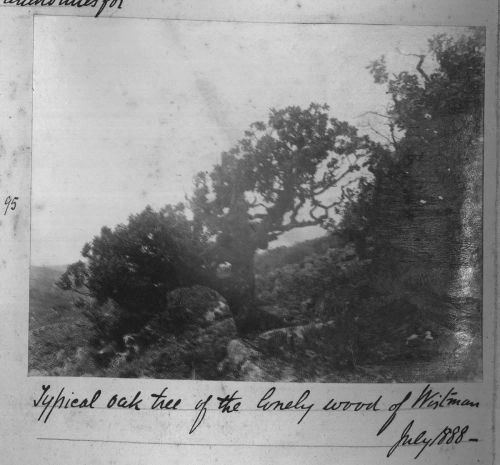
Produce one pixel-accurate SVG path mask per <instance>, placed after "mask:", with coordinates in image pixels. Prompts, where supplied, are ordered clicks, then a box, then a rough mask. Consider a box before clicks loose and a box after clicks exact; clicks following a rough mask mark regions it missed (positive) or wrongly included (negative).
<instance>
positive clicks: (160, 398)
mask: <svg viewBox="0 0 500 465" xmlns="http://www.w3.org/2000/svg"><path fill="white" fill-rule="evenodd" d="M310 397H311V391H310V390H309V389H306V390H305V391H303V392H302V393H301V394H300V395H299V396H297V398H296V399H285V400H283V399H282V398H281V396H280V392H279V391H278V388H276V387H271V388H269V389H267V391H266V392H265V393H264V394H262V396H260V398H259V400H258V401H257V402H256V403H255V404H254V405H248V406H246V407H247V408H252V409H256V410H257V412H262V413H265V412H276V411H296V412H297V413H298V418H297V420H296V421H297V424H303V423H304V420H305V419H306V417H307V416H308V415H309V414H310V412H311V411H313V410H315V411H317V410H319V411H321V412H336V411H343V412H346V411H351V412H381V416H382V418H383V423H382V424H381V425H380V426H379V427H378V430H377V431H374V433H375V435H376V436H377V437H380V436H383V435H387V431H388V430H389V429H390V426H391V425H392V424H393V422H394V421H395V420H396V418H397V416H398V414H399V413H400V411H401V410H402V409H404V410H410V411H412V410H422V409H428V410H437V409H442V408H449V407H455V408H457V407H460V408H472V409H477V408H479V402H477V401H474V400H470V399H467V398H461V397H460V396H459V393H458V391H457V390H456V389H455V388H453V387H452V388H450V389H449V390H448V391H446V392H441V391H437V390H434V389H432V388H431V386H430V385H427V386H425V388H424V389H423V390H422V391H420V392H417V393H415V394H414V393H413V392H412V391H409V392H407V393H406V394H405V395H404V396H403V397H402V398H401V399H399V400H397V401H396V402H386V401H385V399H384V398H383V395H379V396H378V397H376V398H374V399H371V400H348V399H336V398H334V397H332V398H330V399H328V400H327V401H326V402H324V403H321V404H319V405H316V404H315V403H314V402H312V401H311V400H310ZM244 403H245V401H244V399H243V398H242V396H241V395H240V394H239V393H238V391H237V390H236V391H234V392H233V393H231V394H226V395H224V396H221V397H217V396H215V395H213V394H209V395H208V396H207V397H205V398H202V399H199V400H198V401H197V402H195V403H194V405H185V404H186V401H185V400H184V399H183V398H181V397H177V396H175V395H174V396H171V395H170V392H169V390H168V387H165V388H163V390H162V391H159V392H153V393H151V394H149V395H146V394H143V392H142V391H137V392H136V393H135V394H134V395H132V396H125V395H121V394H118V393H113V394H111V395H108V396H106V395H104V393H103V392H102V390H101V389H98V390H96V391H94V392H93V394H91V395H90V396H84V397H82V396H76V395H75V393H74V392H71V394H69V393H68V392H67V391H66V389H65V388H64V387H62V388H61V389H53V388H52V387H51V385H42V388H41V393H40V394H39V395H38V397H37V398H36V399H34V400H33V406H34V407H38V408H40V409H41V413H40V414H39V416H38V422H41V423H47V422H48V420H49V419H50V418H51V416H52V414H53V413H54V412H55V411H60V410H65V409H94V408H106V409H127V410H130V411H140V410H145V409H151V410H160V411H161V410H164V411H165V410H170V411H173V410H178V409H180V408H184V409H185V408H186V407H187V408H188V409H193V411H194V413H193V417H194V418H193V419H192V423H191V426H190V429H189V434H193V433H195V431H196V430H197V429H198V428H200V426H201V425H202V423H203V422H204V420H205V418H206V416H207V414H208V412H209V411H210V412H214V411H215V412H218V413H221V414H226V415H230V414H234V413H237V412H240V411H241V410H243V408H242V405H243V404H244ZM469 430H470V426H469V425H468V424H464V425H456V424H455V425H446V426H445V427H444V428H440V429H438V430H437V431H431V430H427V429H423V428H422V427H420V426H419V425H418V424H417V422H416V420H415V419H413V418H410V420H409V422H408V423H405V425H404V428H403V429H402V431H401V432H400V433H398V432H396V440H395V442H394V443H392V445H391V446H390V448H389V449H388V451H387V454H386V455H387V457H390V456H391V455H393V454H394V453H395V452H396V451H397V450H398V449H399V448H401V447H409V446H416V451H417V452H416V455H415V456H414V458H415V459H418V458H419V457H421V456H422V454H423V453H424V451H426V450H427V449H429V448H431V447H433V446H440V445H443V444H445V445H455V444H460V443H462V442H478V439H477V438H475V437H471V435H470V431H469ZM393 433H394V431H393Z"/></svg>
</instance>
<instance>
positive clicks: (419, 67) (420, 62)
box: [397, 48, 430, 82]
mask: <svg viewBox="0 0 500 465" xmlns="http://www.w3.org/2000/svg"><path fill="white" fill-rule="evenodd" d="M397 51H398V52H399V53H400V54H401V55H404V56H406V57H416V58H418V63H417V66H416V67H415V68H416V70H417V71H418V72H419V74H420V75H421V76H422V77H423V78H424V80H425V82H429V81H430V79H429V76H428V75H427V73H426V72H425V71H424V70H423V68H422V65H423V64H424V61H425V57H426V56H425V55H420V54H418V53H404V52H402V51H401V50H400V49H399V48H397Z"/></svg>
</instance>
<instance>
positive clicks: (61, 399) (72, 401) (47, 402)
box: [33, 384, 101, 423]
mask: <svg viewBox="0 0 500 465" xmlns="http://www.w3.org/2000/svg"><path fill="white" fill-rule="evenodd" d="M49 391H50V384H48V385H45V384H44V385H42V394H41V395H40V397H39V398H38V400H34V401H33V405H34V406H35V407H38V406H43V410H42V413H41V414H40V416H39V417H38V421H41V419H42V418H44V420H43V422H44V423H47V420H48V419H49V417H50V415H51V414H52V412H53V411H54V409H56V408H57V409H61V408H62V409H67V408H94V404H95V403H96V401H97V399H99V397H100V396H101V390H100V389H98V390H97V391H95V393H94V395H93V396H92V399H91V400H88V398H87V397H85V398H83V399H79V398H78V397H72V396H68V395H64V388H61V390H60V391H59V393H58V394H57V396H54V395H50V394H49ZM71 394H72V395H73V394H74V392H72V393H71Z"/></svg>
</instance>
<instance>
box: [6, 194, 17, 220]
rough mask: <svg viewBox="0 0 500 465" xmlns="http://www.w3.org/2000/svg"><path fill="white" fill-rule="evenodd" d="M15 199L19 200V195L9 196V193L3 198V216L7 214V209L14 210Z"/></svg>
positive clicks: (15, 205)
mask: <svg viewBox="0 0 500 465" xmlns="http://www.w3.org/2000/svg"><path fill="white" fill-rule="evenodd" d="M16 200H19V197H11V196H10V195H9V196H8V197H7V198H6V199H5V203H4V205H5V211H4V212H3V214H4V216H5V215H6V214H7V212H8V211H9V210H12V211H14V210H15V209H16V207H17V204H16Z"/></svg>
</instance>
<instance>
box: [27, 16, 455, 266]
mask: <svg viewBox="0 0 500 465" xmlns="http://www.w3.org/2000/svg"><path fill="white" fill-rule="evenodd" d="M462 31H463V30H459V29H457V28H454V29H445V28H435V27H432V28H431V27H427V28H424V27H392V26H352V25H283V24H245V23H218V22H188V21H164V20H136V19H104V18H101V19H100V20H99V21H95V20H93V19H92V18H76V17H73V18H69V17H63V16H61V17H44V16H38V17H37V18H36V21H35V39H36V40H35V60H34V118H33V169H32V174H33V177H32V249H31V251H32V263H33V264H35V265H42V264H43V265H57V264H67V263H70V262H73V261H76V260H78V259H79V254H80V250H81V248H82V246H83V244H84V243H85V242H87V241H89V240H91V239H92V237H93V236H94V235H96V234H98V233H99V230H100V228H101V227H102V226H104V225H107V226H110V227H113V226H114V225H116V224H118V223H121V222H125V221H126V220H127V217H128V215H130V214H131V213H137V212H139V211H141V210H142V209H143V208H144V207H145V206H146V205H148V204H149V205H151V206H152V207H154V208H160V207H161V206H163V205H165V204H167V203H177V202H179V201H183V200H184V198H185V195H186V194H189V193H190V191H191V186H192V177H193V175H194V174H195V173H196V172H197V171H200V170H209V169H210V168H211V166H212V165H213V164H214V163H216V162H217V161H218V159H219V156H220V153H221V152H222V151H224V150H228V149H229V148H231V146H232V145H233V144H234V143H235V142H236V141H237V140H238V139H239V138H240V137H241V136H242V135H243V131H244V130H245V129H247V127H248V126H249V124H250V123H252V122H254V121H258V120H265V119H266V117H267V114H268V111H269V109H270V108H273V107H274V108H282V107H285V106H288V105H299V106H303V107H307V106H308V105H309V103H311V102H317V103H320V104H322V103H327V104H328V105H330V113H331V115H332V116H334V117H336V118H338V119H341V120H346V121H348V122H350V123H351V124H354V125H356V126H358V127H360V128H364V129H362V131H363V132H365V133H368V134H370V135H372V136H374V137H377V136H376V135H375V134H373V133H372V132H371V130H370V129H369V128H367V127H366V124H367V122H368V121H370V122H371V123H372V124H373V125H375V127H376V128H377V129H379V130H381V131H382V132H383V131H384V127H383V126H382V125H381V120H377V119H376V118H374V117H373V116H369V115H364V113H366V112H367V111H377V112H382V113H383V112H384V109H385V106H386V104H387V98H388V97H387V95H386V94H385V90H384V88H383V87H382V86H377V85H375V84H374V83H373V80H372V77H371V76H370V74H369V72H368V70H367V69H366V66H367V65H368V64H369V63H370V61H372V60H374V59H376V58H378V57H380V55H382V54H385V55H386V60H387V65H388V69H390V70H395V71H400V70H404V69H406V70H412V69H413V68H414V66H415V63H416V58H414V57H411V56H406V55H404V54H405V53H406V54H408V53H425V51H426V49H427V39H428V38H430V37H431V36H432V35H433V34H436V33H441V32H448V33H452V34H456V33H459V32H462ZM401 52H403V53H401ZM429 66H432V64H431V63H429ZM317 234H318V229H317V228H313V229H312V230H305V229H304V230H300V231H298V232H296V233H294V232H292V233H289V234H288V236H287V237H285V238H284V239H283V240H282V243H290V242H293V241H297V240H303V239H307V238H310V237H313V236H314V235H317Z"/></svg>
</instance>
